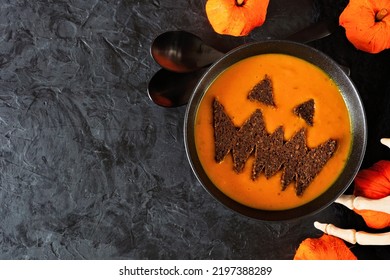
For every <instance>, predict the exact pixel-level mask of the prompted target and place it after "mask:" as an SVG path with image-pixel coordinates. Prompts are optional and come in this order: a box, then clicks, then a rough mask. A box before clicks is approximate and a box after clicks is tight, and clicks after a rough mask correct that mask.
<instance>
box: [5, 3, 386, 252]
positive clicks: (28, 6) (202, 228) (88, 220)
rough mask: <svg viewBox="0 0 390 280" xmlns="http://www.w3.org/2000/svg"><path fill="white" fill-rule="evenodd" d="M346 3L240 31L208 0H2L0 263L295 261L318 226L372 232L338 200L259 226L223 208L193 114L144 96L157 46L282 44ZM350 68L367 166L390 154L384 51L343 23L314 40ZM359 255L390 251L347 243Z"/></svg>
mask: <svg viewBox="0 0 390 280" xmlns="http://www.w3.org/2000/svg"><path fill="white" fill-rule="evenodd" d="M346 2H347V1H336V0H334V1H327V0H321V1H320V0H317V1H309V0H297V1H282V0H271V3H270V6H269V11H268V17H267V21H266V23H265V24H264V25H263V26H262V27H260V28H258V29H256V30H255V31H253V32H252V33H251V35H250V36H248V37H245V38H231V37H228V36H221V35H217V34H215V33H214V32H213V31H212V29H211V27H210V26H209V24H208V22H207V19H206V15H205V12H204V5H205V0H202V1H199V0H187V1H173V0H145V1H136V0H127V1H125V0H121V1H108V0H88V1H79V0H67V1H63V0H60V1H43V0H38V1H27V0H15V1H14V0H8V1H7V0H0V167H1V173H0V258H1V259H292V258H293V256H294V253H295V250H296V248H297V247H298V245H299V243H300V242H301V241H302V240H303V239H305V238H307V237H317V236H320V235H321V233H320V232H319V231H317V230H316V229H315V228H314V227H313V221H315V220H319V221H321V222H331V223H334V224H336V225H338V226H341V227H345V228H356V229H359V230H360V229H363V230H370V229H367V228H365V226H364V223H363V222H362V219H361V218H360V217H359V216H356V215H354V214H353V213H351V211H349V210H346V209H345V208H344V207H342V206H339V205H331V206H330V207H328V208H327V209H325V210H324V211H322V212H321V213H318V214H317V215H315V216H313V217H310V218H307V219H304V220H300V221H294V222H291V223H263V222H259V221H256V220H252V219H248V218H245V217H242V216H240V215H238V214H236V213H233V212H231V211H230V210H228V209H225V208H224V207H223V206H222V205H220V204H219V203H217V202H215V201H214V200H213V198H212V197H210V195H209V194H207V193H206V192H205V191H204V190H203V189H202V187H201V186H200V185H199V183H198V182H197V180H196V178H195V177H194V175H193V174H192V172H191V169H190V166H189V164H188V163H187V159H186V155H185V151H184V144H183V128H182V127H183V117H184V112H185V108H184V107H181V108H176V109H164V108H161V107H158V106H155V105H154V104H153V103H152V102H151V101H150V100H149V99H148V97H147V94H146V87H147V83H148V80H149V79H150V78H151V77H152V75H153V74H154V73H155V72H156V71H157V70H158V68H159V67H158V66H157V65H156V63H155V62H154V61H153V60H152V59H151V57H150V54H149V47H150V44H151V42H152V40H153V39H154V38H155V37H156V36H157V35H158V34H160V33H162V32H164V31H167V30H177V29H184V30H187V31H191V32H193V33H195V34H197V35H198V36H200V37H201V38H203V39H204V40H206V41H207V42H209V43H210V44H212V45H213V46H215V47H217V48H219V49H220V50H228V49H231V48H232V47H234V46H238V45H240V44H242V43H245V42H249V41H254V40H264V39H267V38H282V37H286V36H287V35H289V34H291V33H294V32H295V31H298V30H299V29H301V28H303V27H305V26H307V25H309V24H311V23H313V22H315V21H317V20H320V19H327V18H333V19H335V20H337V18H338V15H339V13H340V12H341V11H342V9H343V7H345V5H346ZM311 45H312V46H314V47H316V48H318V49H320V50H322V51H323V52H325V53H327V54H328V55H329V56H331V57H333V58H334V59H335V60H336V61H338V62H339V63H342V64H344V65H347V66H348V67H350V69H351V78H352V80H353V81H354V82H355V83H356V86H357V87H358V89H359V91H360V93H361V96H362V100H363V102H364V105H365V107H366V110H367V115H368V124H369V139H368V147H367V154H366V156H365V160H364V163H363V166H364V167H368V166H370V165H371V164H373V163H374V162H375V161H377V160H379V159H389V158H390V152H389V150H388V149H386V148H385V147H384V146H383V145H381V144H380V143H379V139H380V138H381V137H390V125H389V124H390V114H389V109H390V79H389V78H388V73H389V72H388V69H387V68H388V66H389V61H390V53H389V51H384V52H382V53H380V54H377V55H370V54H367V53H363V52H361V51H357V50H355V49H354V48H353V47H352V46H351V44H350V43H349V42H348V41H347V40H346V38H345V34H344V30H343V29H342V28H339V29H338V30H337V31H336V32H335V33H334V34H332V35H331V36H329V37H327V38H324V39H321V40H319V41H317V42H313V43H311ZM352 249H353V250H354V252H355V253H356V254H357V255H358V257H359V258H362V259H381V258H389V257H390V249H389V247H388V246H382V247H376V246H366V247H364V246H353V248H352Z"/></svg>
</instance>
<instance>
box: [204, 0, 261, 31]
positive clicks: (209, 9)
mask: <svg viewBox="0 0 390 280" xmlns="http://www.w3.org/2000/svg"><path fill="white" fill-rule="evenodd" d="M268 3H269V0H207V3H206V15H207V18H208V20H209V22H210V24H211V26H212V27H213V29H214V31H215V32H217V33H218V34H223V35H231V36H246V35H248V34H249V33H250V32H251V31H252V30H253V29H254V28H255V27H258V26H261V25H262V24H263V23H264V21H265V18H266V15H267V8H268Z"/></svg>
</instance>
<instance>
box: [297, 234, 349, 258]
mask: <svg viewBox="0 0 390 280" xmlns="http://www.w3.org/2000/svg"><path fill="white" fill-rule="evenodd" d="M356 259H357V258H356V256H355V255H354V254H353V253H352V251H351V250H350V249H349V248H348V247H347V245H345V243H344V241H343V240H341V239H340V238H337V237H334V236H331V235H327V234H324V235H322V236H321V237H320V238H306V239H305V240H303V241H302V243H301V244H300V245H299V247H298V249H297V251H296V252H295V256H294V260H356Z"/></svg>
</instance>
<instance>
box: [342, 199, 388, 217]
mask: <svg viewBox="0 0 390 280" xmlns="http://www.w3.org/2000/svg"><path fill="white" fill-rule="evenodd" d="M335 202H336V203H340V204H342V205H344V206H346V207H348V208H349V209H351V210H352V209H358V210H372V211H378V212H384V213H388V214H390V196H387V197H384V198H380V199H370V198H366V197H362V196H353V195H341V196H340V197H339V198H337V199H336V201H335Z"/></svg>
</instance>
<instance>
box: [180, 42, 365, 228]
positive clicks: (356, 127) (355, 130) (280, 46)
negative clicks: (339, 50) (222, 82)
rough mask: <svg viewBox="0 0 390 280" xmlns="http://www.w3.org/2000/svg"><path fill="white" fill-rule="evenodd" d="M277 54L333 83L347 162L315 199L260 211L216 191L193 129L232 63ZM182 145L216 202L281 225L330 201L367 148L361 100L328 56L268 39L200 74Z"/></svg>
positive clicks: (233, 52)
mask: <svg viewBox="0 0 390 280" xmlns="http://www.w3.org/2000/svg"><path fill="white" fill-rule="evenodd" d="M267 53H281V54H287V55H292V56H295V57H298V58H301V59H304V60H306V61H308V62H310V63H312V64H314V65H316V66H317V67H319V68H321V69H322V70H323V71H324V72H325V73H327V74H328V75H329V76H330V77H331V78H332V80H333V81H334V82H335V83H336V84H337V86H338V87H339V89H340V93H341V95H342V97H343V99H344V102H345V103H346V105H347V108H348V111H349V117H350V122H351V133H352V143H351V148H350V154H349V157H348V161H347V163H346V165H345V166H344V169H343V171H342V172H341V173H340V175H339V176H338V178H337V179H336V181H335V182H334V183H333V184H332V185H331V186H330V187H329V188H328V190H326V191H325V192H324V193H323V194H321V195H320V196H319V197H317V198H315V199H314V200H312V201H309V202H308V203H306V204H304V205H301V206H298V207H296V208H291V209H286V210H273V211H271V210H261V209H256V208H251V207H249V206H246V205H243V204H241V203H239V202H237V201H235V200H233V199H231V198H230V197H228V196H227V195H225V194H224V193H223V192H222V191H220V190H219V189H218V188H217V187H216V186H215V185H214V184H213V183H212V182H211V180H210V179H209V178H208V176H207V174H206V172H205V170H204V169H203V167H202V164H201V163H200V160H199V158H198V156H197V152H196V146H195V138H194V126H195V120H196V114H197V110H198V106H199V104H200V102H201V101H202V99H203V96H204V95H205V93H206V91H207V89H208V87H209V86H210V85H211V84H212V82H213V81H214V80H215V79H216V78H217V77H218V75H219V74H221V73H222V72H223V71H224V70H225V69H227V68H228V67H229V66H231V65H233V64H235V63H236V62H238V61H240V60H242V59H245V58H248V57H251V56H255V55H260V54H267ZM184 145H185V151H186V155H187V159H188V161H189V164H190V166H191V169H192V171H193V173H194V174H195V176H196V178H197V180H198V182H200V184H201V185H202V187H203V188H204V189H205V190H206V191H207V192H208V193H209V194H210V195H211V196H212V197H214V199H216V200H217V201H218V202H219V203H221V204H222V205H224V206H225V207H227V208H228V209H230V210H233V211H234V212H236V213H239V214H241V215H244V216H246V217H250V218H254V219H256V220H261V221H268V222H282V221H291V220H296V219H301V218H304V217H308V216H311V215H314V214H316V213H318V212H320V211H322V210H323V209H325V208H326V207H328V206H329V205H330V204H332V203H333V202H334V200H335V199H336V198H338V197H339V196H340V195H341V194H343V193H344V192H345V190H346V189H347V188H348V187H349V186H350V184H351V183H352V182H353V180H354V178H355V176H356V174H357V173H358V171H359V169H360V166H361V164H362V162H363V158H364V155H365V151H366V146H367V119H366V114H365V110H364V106H363V103H362V100H361V98H360V96H359V93H358V91H357V89H356V87H355V85H354V84H353V82H352V80H351V79H350V77H349V76H348V75H347V74H346V73H345V72H344V70H343V69H342V68H341V67H340V66H339V65H338V64H337V63H336V62H335V61H334V60H333V59H332V58H330V57H329V56H328V55H326V54H324V53H323V52H321V51H319V50H317V49H315V48H313V47H311V46H308V45H305V44H302V43H296V42H292V41H286V40H268V41H262V42H254V43H248V44H244V45H241V46H239V47H237V48H235V49H233V50H231V51H230V52H228V53H227V54H225V55H224V56H223V57H221V58H220V59H219V60H218V61H216V62H215V63H214V64H213V65H211V66H210V67H209V69H208V70H207V71H206V72H205V73H204V74H203V76H202V77H201V78H200V80H199V82H198V83H197V85H196V86H195V88H194V90H193V93H192V95H191V98H190V100H189V102H188V105H187V108H186V112H185V117H184Z"/></svg>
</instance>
